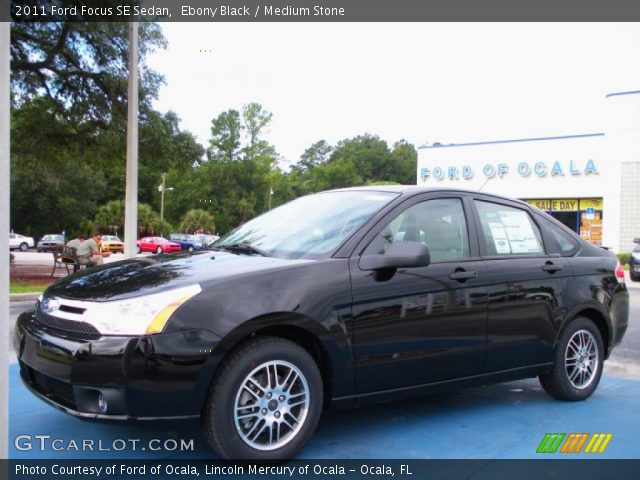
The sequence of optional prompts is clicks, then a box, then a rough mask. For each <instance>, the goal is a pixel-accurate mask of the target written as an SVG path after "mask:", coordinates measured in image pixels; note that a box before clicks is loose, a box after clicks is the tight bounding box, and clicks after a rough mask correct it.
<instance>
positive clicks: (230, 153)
mask: <svg viewBox="0 0 640 480" xmlns="http://www.w3.org/2000/svg"><path fill="white" fill-rule="evenodd" d="M241 133H242V125H241V124H240V113H238V111H237V110H233V109H232V110H227V111H226V112H222V113H221V114H220V115H218V116H217V117H216V118H214V119H213V120H211V139H210V140H209V150H208V152H207V155H208V157H209V159H212V158H215V159H219V160H220V161H224V162H232V161H234V160H237V158H238V150H239V148H240V135H241Z"/></svg>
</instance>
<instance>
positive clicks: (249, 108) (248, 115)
mask: <svg viewBox="0 0 640 480" xmlns="http://www.w3.org/2000/svg"><path fill="white" fill-rule="evenodd" d="M272 118H273V114H272V113H271V112H268V111H266V110H265V109H264V108H262V105H260V104H259V103H255V102H254V103H250V104H248V105H245V106H244V107H243V108H242V120H243V127H244V130H245V131H246V133H247V137H248V144H247V146H246V147H245V151H246V152H247V155H248V156H249V157H252V156H253V155H255V154H256V153H257V152H256V149H258V146H259V144H260V135H261V134H262V133H264V129H265V127H266V126H267V125H268V124H269V123H270V122H271V119H272ZM263 146H264V145H263Z"/></svg>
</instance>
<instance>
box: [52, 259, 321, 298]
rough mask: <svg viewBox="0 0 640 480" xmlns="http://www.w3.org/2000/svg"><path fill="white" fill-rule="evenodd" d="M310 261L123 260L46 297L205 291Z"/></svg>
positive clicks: (61, 284)
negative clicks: (231, 279) (236, 278)
mask: <svg viewBox="0 0 640 480" xmlns="http://www.w3.org/2000/svg"><path fill="white" fill-rule="evenodd" d="M310 261H311V260H287V259H281V258H274V257H261V256H257V255H243V254H234V253H229V252H202V253H197V254H189V253H185V254H178V255H171V256H151V257H146V258H136V259H129V260H121V261H119V262H114V263H109V264H106V265H102V266H100V267H95V268H92V269H89V270H83V271H81V272H79V273H76V274H74V275H69V276H68V277H65V278H63V279H61V280H59V281H58V282H56V283H54V284H53V285H51V286H50V287H49V288H48V289H47V290H46V291H45V296H56V297H63V298H76V299H82V300H94V301H107V300H116V299H121V298H128V297H136V296H140V295H147V294H151V293H155V292H160V291H162V290H167V289H171V288H176V287H179V286H184V285H190V284H194V283H199V284H200V285H201V286H202V287H203V290H204V289H205V284H207V283H208V284H210V285H212V284H217V283H220V282H223V281H224V280H225V278H228V277H232V276H237V275H243V274H253V273H256V272H259V271H262V270H269V269H273V268H280V267H284V266H289V265H292V264H299V263H306V262H310Z"/></svg>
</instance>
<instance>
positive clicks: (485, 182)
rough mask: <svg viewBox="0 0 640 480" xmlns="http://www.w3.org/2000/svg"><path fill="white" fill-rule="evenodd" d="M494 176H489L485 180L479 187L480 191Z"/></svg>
mask: <svg viewBox="0 0 640 480" xmlns="http://www.w3.org/2000/svg"><path fill="white" fill-rule="evenodd" d="M492 178H493V177H487V179H486V180H485V181H484V183H483V184H482V186H481V187H480V188H479V189H478V191H479V192H481V191H482V189H483V188H484V186H485V185H486V184H487V183H488V182H489V180H491V179H492Z"/></svg>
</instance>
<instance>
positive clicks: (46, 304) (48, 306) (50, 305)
mask: <svg viewBox="0 0 640 480" xmlns="http://www.w3.org/2000/svg"><path fill="white" fill-rule="evenodd" d="M59 306H60V305H59V304H58V301H57V300H53V299H51V300H49V299H48V298H44V299H42V302H41V303H40V307H41V308H42V311H43V312H53V311H54V310H57V309H58V307H59Z"/></svg>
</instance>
